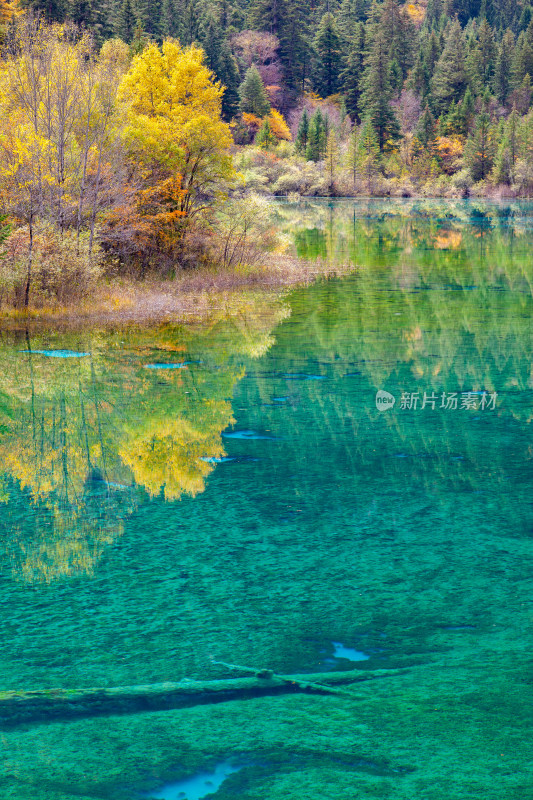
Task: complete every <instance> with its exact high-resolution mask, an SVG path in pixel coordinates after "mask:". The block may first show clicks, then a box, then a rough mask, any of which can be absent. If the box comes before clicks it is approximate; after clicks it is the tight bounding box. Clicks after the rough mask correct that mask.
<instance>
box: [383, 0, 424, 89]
mask: <svg viewBox="0 0 533 800" xmlns="http://www.w3.org/2000/svg"><path fill="white" fill-rule="evenodd" d="M379 31H380V33H381V34H382V35H383V39H384V45H385V49H386V50H387V54H388V58H389V60H390V61H394V60H395V61H396V62H397V63H398V65H399V67H400V70H401V73H402V77H403V78H405V77H406V75H407V72H408V70H409V69H410V68H411V67H412V65H413V61H414V59H413V50H414V44H415V41H416V39H417V36H416V30H415V28H414V25H413V23H412V21H411V18H410V17H409V15H408V14H406V13H405V12H404V10H403V9H400V5H399V2H398V0H384V2H383V6H382V7H381V10H380V21H379Z"/></svg>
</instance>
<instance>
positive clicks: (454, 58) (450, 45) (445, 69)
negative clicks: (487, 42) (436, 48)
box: [431, 20, 467, 114]
mask: <svg viewBox="0 0 533 800" xmlns="http://www.w3.org/2000/svg"><path fill="white" fill-rule="evenodd" d="M466 86H467V75H466V69H465V51H464V38H463V32H462V30H461V26H460V25H459V23H458V22H457V20H456V21H455V22H453V23H452V25H451V26H450V29H449V31H448V35H447V36H446V41H445V45H444V50H443V51H442V55H441V57H440V58H439V60H438V62H437V65H436V67H435V72H434V74H433V78H432V80H431V94H432V98H433V106H434V108H435V110H436V112H437V113H438V114H441V113H443V112H445V111H446V110H447V109H448V107H449V105H450V103H451V102H452V100H455V102H456V103H457V102H458V101H459V100H460V99H461V97H462V96H463V94H464V92H465V89H466Z"/></svg>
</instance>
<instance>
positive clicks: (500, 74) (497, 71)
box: [493, 30, 515, 103]
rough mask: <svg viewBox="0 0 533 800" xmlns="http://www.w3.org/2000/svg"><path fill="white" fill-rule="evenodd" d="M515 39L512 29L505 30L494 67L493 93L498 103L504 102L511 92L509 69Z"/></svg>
mask: <svg viewBox="0 0 533 800" xmlns="http://www.w3.org/2000/svg"><path fill="white" fill-rule="evenodd" d="M514 48H515V39H514V34H513V32H512V31H510V30H507V31H505V33H504V35H503V37H502V40H501V42H500V46H499V47H498V54H497V56H496V64H495V67H494V81H493V87H494V93H495V94H496V97H497V98H498V100H499V101H500V103H506V102H507V98H508V97H509V94H510V92H511V70H512V66H513V60H514Z"/></svg>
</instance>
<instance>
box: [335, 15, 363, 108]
mask: <svg viewBox="0 0 533 800" xmlns="http://www.w3.org/2000/svg"><path fill="white" fill-rule="evenodd" d="M364 68H365V29H364V26H363V25H362V24H361V23H359V24H358V25H357V26H356V29H355V32H354V36H353V40H352V46H351V48H350V51H349V53H348V59H347V61H346V67H345V69H344V70H343V71H342V72H341V75H340V80H341V84H342V91H343V93H344V99H345V103H346V110H347V111H348V114H349V115H350V117H351V118H352V120H353V121H354V122H356V123H359V122H360V121H361V117H360V108H359V103H360V101H361V93H362V80H363V73H364Z"/></svg>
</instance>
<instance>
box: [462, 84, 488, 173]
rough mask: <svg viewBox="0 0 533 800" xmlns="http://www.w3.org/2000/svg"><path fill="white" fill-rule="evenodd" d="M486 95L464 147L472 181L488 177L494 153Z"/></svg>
mask: <svg viewBox="0 0 533 800" xmlns="http://www.w3.org/2000/svg"><path fill="white" fill-rule="evenodd" d="M487 105H488V97H487V96H486V97H485V99H484V103H483V109H482V111H481V113H480V114H479V116H478V118H477V121H476V124H475V127H474V131H473V133H472V135H471V136H470V137H469V139H468V141H467V143H466V147H465V163H466V165H467V167H468V169H469V170H470V174H471V175H472V179H473V180H474V181H476V182H477V181H483V180H485V178H487V177H488V175H489V173H490V171H491V169H492V165H493V162H494V155H495V141H494V130H493V126H492V123H491V119H490V116H489V114H488V110H487Z"/></svg>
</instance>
